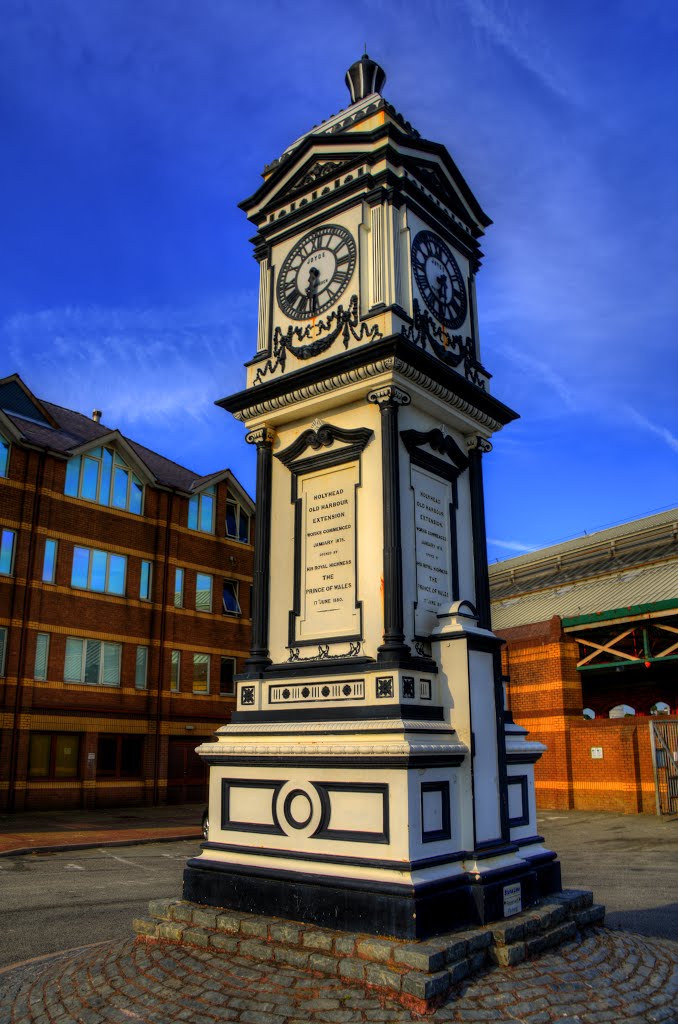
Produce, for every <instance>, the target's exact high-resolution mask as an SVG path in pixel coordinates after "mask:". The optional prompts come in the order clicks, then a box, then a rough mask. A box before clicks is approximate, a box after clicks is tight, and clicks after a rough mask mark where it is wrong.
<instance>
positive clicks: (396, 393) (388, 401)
mask: <svg viewBox="0 0 678 1024" xmlns="http://www.w3.org/2000/svg"><path fill="white" fill-rule="evenodd" d="M367 401H368V402H372V403H374V404H375V405H379V406H382V405H409V404H410V402H411V401H412V399H411V398H410V396H409V395H408V393H407V391H402V390H401V388H397V387H394V386H393V385H392V384H386V385H384V387H383V388H375V390H374V391H370V393H369V395H368V396H367Z"/></svg>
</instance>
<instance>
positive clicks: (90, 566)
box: [71, 544, 127, 597]
mask: <svg viewBox="0 0 678 1024" xmlns="http://www.w3.org/2000/svg"><path fill="white" fill-rule="evenodd" d="M77 551H86V552H87V555H88V558H87V585H86V586H83V585H82V584H80V583H74V582H73V575H74V573H75V558H76V552H77ZM95 555H104V556H105V558H106V570H105V573H104V589H103V590H100V589H99V587H93V586H92V574H93V571H94V556H95ZM112 558H121V559H122V560H123V562H124V569H123V574H122V591H120V592H119V591H117V590H109V581H110V577H111V559H112ZM71 588H72V589H73V590H87V591H89V592H90V593H92V594H107V595H108V596H109V597H126V595H127V555H120V554H118V552H117V551H104V550H103V549H102V548H85V547H82V545H80V544H74V545H73V562H72V566H71Z"/></svg>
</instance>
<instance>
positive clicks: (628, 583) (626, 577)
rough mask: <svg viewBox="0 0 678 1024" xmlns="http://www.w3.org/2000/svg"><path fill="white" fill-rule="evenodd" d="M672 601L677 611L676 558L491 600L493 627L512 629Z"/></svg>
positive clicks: (677, 572)
mask: <svg viewBox="0 0 678 1024" xmlns="http://www.w3.org/2000/svg"><path fill="white" fill-rule="evenodd" d="M674 598H675V601H676V607H677V608H678V559H672V560H671V561H666V562H662V563H660V564H659V565H649V566H641V567H638V568H634V569H622V570H621V571H620V572H615V573H612V574H610V575H607V576H603V577H599V578H598V579H595V580H582V581H581V582H575V583H570V584H565V585H564V586H559V587H552V588H550V589H548V590H540V591H538V592H537V593H534V594H523V595H522V596H515V597H509V598H504V599H500V600H493V601H492V628H493V629H495V630H502V629H511V628H512V627H513V626H524V625H527V623H530V622H545V621H546V620H548V619H551V618H553V616H554V615H559V616H560V617H561V618H564V617H570V616H575V615H593V614H595V613H596V612H604V611H607V610H609V609H611V608H622V607H627V606H631V605H636V604H650V603H654V602H655V601H667V600H672V599H674Z"/></svg>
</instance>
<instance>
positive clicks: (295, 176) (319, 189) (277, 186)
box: [260, 140, 365, 212]
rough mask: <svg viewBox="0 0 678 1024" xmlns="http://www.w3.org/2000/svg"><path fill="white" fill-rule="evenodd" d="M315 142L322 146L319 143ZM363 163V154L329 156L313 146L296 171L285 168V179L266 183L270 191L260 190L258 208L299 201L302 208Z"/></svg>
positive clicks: (319, 146) (326, 147)
mask: <svg viewBox="0 0 678 1024" xmlns="http://www.w3.org/2000/svg"><path fill="white" fill-rule="evenodd" d="M318 141H319V142H320V143H321V140H318ZM323 149H324V150H325V152H323ZM328 150H329V152H328ZM364 163H365V153H364V152H361V153H359V152H356V151H355V150H353V151H351V152H347V153H345V154H344V153H336V152H332V151H331V149H330V147H328V146H327V145H325V146H324V147H323V146H322V144H319V145H317V146H314V147H313V148H312V149H311V151H310V152H309V153H307V154H306V156H305V159H304V160H303V162H302V163H301V164H300V165H299V166H298V167H296V168H292V167H288V168H287V173H286V174H285V175H284V176H281V177H279V178H276V180H271V181H270V182H266V185H268V186H269V187H268V189H266V187H265V186H264V188H263V189H262V190H260V197H261V207H260V208H261V210H262V212H263V211H266V210H269V209H270V208H271V207H279V206H284V205H285V204H287V203H291V202H299V201H301V203H300V205H303V200H304V198H305V197H308V198H309V199H310V198H311V197H312V196H313V193H316V194H322V193H323V192H324V193H328V192H330V191H331V190H332V189H333V188H334V187H335V182H337V181H340V182H341V183H344V182H345V180H346V178H347V177H348V176H349V175H350V174H351V173H352V172H354V171H355V169H356V168H357V167H359V166H360V165H364Z"/></svg>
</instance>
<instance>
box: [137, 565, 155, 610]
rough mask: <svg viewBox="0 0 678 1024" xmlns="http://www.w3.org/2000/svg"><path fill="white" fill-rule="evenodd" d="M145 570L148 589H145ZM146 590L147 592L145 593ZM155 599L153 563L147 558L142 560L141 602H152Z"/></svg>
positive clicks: (140, 579) (140, 578)
mask: <svg viewBox="0 0 678 1024" xmlns="http://www.w3.org/2000/svg"><path fill="white" fill-rule="evenodd" d="M144 569H146V571H147V578H146V587H144ZM144 590H145V591H146V592H145V593H144ZM152 599H153V562H151V561H149V560H148V559H147V558H142V559H141V571H140V575H139V600H140V601H151V600H152Z"/></svg>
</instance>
